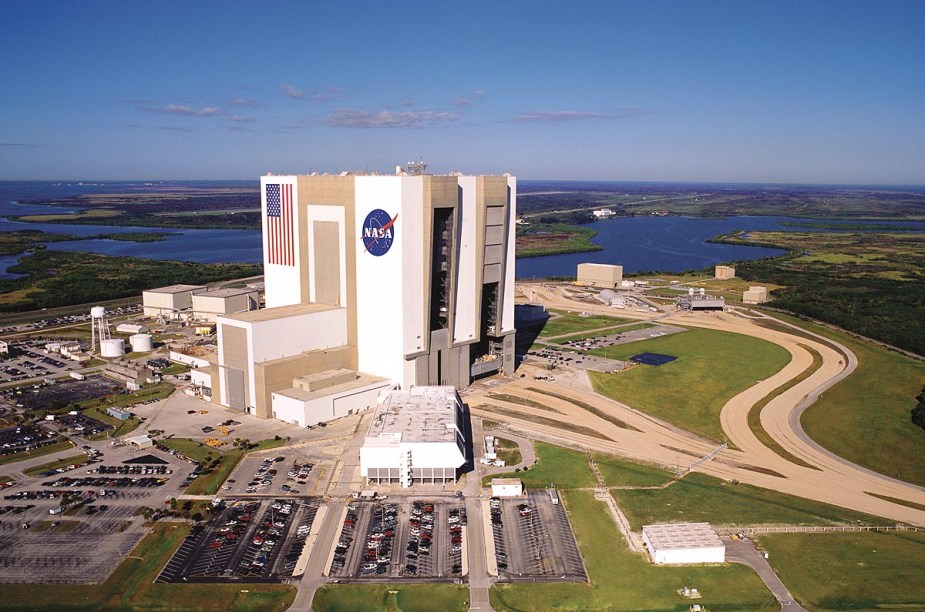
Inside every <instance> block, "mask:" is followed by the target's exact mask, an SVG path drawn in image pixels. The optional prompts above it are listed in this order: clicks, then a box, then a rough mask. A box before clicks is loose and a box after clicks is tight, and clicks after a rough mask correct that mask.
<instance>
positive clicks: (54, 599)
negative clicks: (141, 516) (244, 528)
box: [0, 523, 296, 611]
mask: <svg viewBox="0 0 925 612" xmlns="http://www.w3.org/2000/svg"><path fill="white" fill-rule="evenodd" d="M188 532H189V526H188V525H185V524H179V523H158V524H156V525H155V526H154V527H153V528H152V530H151V533H149V534H148V535H147V536H145V538H144V539H143V540H142V541H141V542H140V543H139V544H138V546H136V547H135V550H133V551H132V552H131V554H130V555H129V556H128V558H126V560H125V561H123V562H122V564H121V565H119V567H118V568H116V570H115V571H114V572H113V573H112V575H111V576H109V578H108V579H107V580H106V581H105V582H103V583H101V584H98V585H57V584H43V585H35V584H5V585H3V598H2V600H0V609H3V610H69V611H73V610H101V609H109V610H112V609H119V610H195V611H200V610H223V611H224V610H242V611H246V610H261V611H262V610H267V611H274V610H285V609H287V608H288V607H289V606H290V605H291V604H292V601H293V600H294V599H295V595H296V589H295V588H294V587H291V586H287V585H283V584H248V583H239V584H196V585H193V584H153V582H154V579H155V578H156V577H157V574H158V573H159V572H160V571H161V568H163V567H164V565H165V564H166V563H167V561H168V559H169V558H170V556H171V555H172V554H173V551H174V550H176V549H177V547H178V546H179V545H180V542H182V541H183V538H184V537H185V536H186V534H187V533H188Z"/></svg>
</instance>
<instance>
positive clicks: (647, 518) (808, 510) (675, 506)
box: [611, 472, 892, 531]
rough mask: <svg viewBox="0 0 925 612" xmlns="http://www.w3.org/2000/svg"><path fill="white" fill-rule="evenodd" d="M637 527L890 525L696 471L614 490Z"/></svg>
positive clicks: (864, 516) (843, 510)
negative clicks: (662, 484)
mask: <svg viewBox="0 0 925 612" xmlns="http://www.w3.org/2000/svg"><path fill="white" fill-rule="evenodd" d="M611 493H612V494H613V496H614V498H615V499H616V500H617V503H619V504H620V508H622V509H623V512H624V513H625V514H626V517H627V519H629V522H630V525H631V526H632V528H633V529H634V530H637V531H638V530H640V529H642V526H643V525H648V524H651V523H666V522H678V521H707V522H709V523H710V524H712V525H730V526H745V525H833V524H852V525H858V524H861V525H889V524H892V523H890V522H889V521H887V520H886V519H882V518H879V517H875V516H870V515H867V514H863V513H860V512H855V511H853V510H848V509H845V508H840V507H838V506H831V505H829V504H824V503H822V502H817V501H812V500H808V499H802V498H800V497H794V496H792V495H787V494H785V493H778V492H776V491H771V490H768V489H762V488H759V487H753V486H751V485H747V484H742V483H740V484H736V485H733V484H730V483H727V482H726V481H724V480H720V479H719V478H714V477H712V476H708V475H706V474H701V473H699V472H692V473H689V474H688V475H686V476H685V477H684V478H682V479H681V480H678V481H676V482H674V483H672V484H671V485H670V486H668V487H666V488H664V489H635V490H634V489H613V490H612V491H611Z"/></svg>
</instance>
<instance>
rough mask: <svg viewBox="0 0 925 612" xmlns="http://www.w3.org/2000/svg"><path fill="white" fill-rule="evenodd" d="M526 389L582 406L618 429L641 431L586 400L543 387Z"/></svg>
mask: <svg viewBox="0 0 925 612" xmlns="http://www.w3.org/2000/svg"><path fill="white" fill-rule="evenodd" d="M527 389H528V390H530V391H535V392H537V393H543V394H545V395H550V396H552V397H557V398H559V399H561V400H564V401H566V402H569V403H570V404H574V405H575V406H578V407H579V408H582V409H584V410H587V411H588V412H590V413H591V414H593V415H594V416H596V417H598V418H601V419H604V420H605V421H607V422H608V423H610V424H611V425H616V426H617V427H619V428H620V429H628V430H630V431H642V430H640V429H639V428H637V427H633V426H632V425H630V424H629V423H627V422H626V421H624V420H623V419H621V418H618V417H616V416H614V415H612V414H610V413H609V412H604V411H603V410H601V409H600V408H597V407H596V406H592V405H591V404H589V403H587V402H583V401H581V400H577V399H572V398H570V397H568V396H567V395H562V394H560V393H556V392H555V391H549V390H544V389H538V388H536V387H527Z"/></svg>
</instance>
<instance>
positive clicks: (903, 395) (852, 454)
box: [775, 314, 925, 485]
mask: <svg viewBox="0 0 925 612" xmlns="http://www.w3.org/2000/svg"><path fill="white" fill-rule="evenodd" d="M775 316H780V315H777V314H775ZM780 318H782V319H785V320H788V321H791V322H794V323H798V324H799V325H800V326H802V327H805V328H807V329H810V330H812V331H814V332H817V333H820V334H822V335H824V336H826V337H829V338H832V339H834V340H837V341H839V342H841V343H842V344H844V345H845V346H847V347H848V348H849V349H851V351H852V352H854V354H855V355H857V358H858V368H857V370H855V372H854V374H852V375H851V376H849V377H848V378H847V379H845V380H844V381H842V382H840V383H839V384H837V385H836V386H834V387H833V388H831V389H829V390H828V391H826V392H825V393H824V394H823V396H822V397H821V398H819V401H817V402H816V403H815V404H814V405H812V406H811V407H810V408H809V409H808V410H807V411H806V412H805V413H804V414H803V418H802V421H801V422H802V424H803V428H804V429H805V430H806V433H808V434H809V435H810V436H811V437H812V438H813V439H814V440H815V441H817V442H818V443H819V444H821V445H823V446H825V447H826V448H828V449H829V450H831V451H832V452H834V453H836V454H838V455H840V456H841V457H844V458H845V459H848V460H849V461H853V462H854V463H857V464H859V465H863V466H864V467H867V468H870V469H872V470H876V471H878V472H880V473H882V474H886V475H888V476H893V477H895V478H900V479H902V480H905V481H907V482H912V483H915V484H918V485H925V462H923V461H922V453H923V449H925V430H923V429H922V428H921V427H917V426H916V425H914V424H913V423H912V421H911V417H910V413H911V411H912V408H913V407H914V406H915V397H916V396H917V395H918V394H919V393H920V392H921V390H922V387H923V386H925V363H923V362H921V361H917V360H915V359H911V358H909V357H905V356H904V355H901V354H899V353H895V352H892V351H887V350H885V349H881V348H878V347H875V346H873V345H871V344H867V343H864V342H859V341H857V340H852V339H850V338H848V337H846V336H844V335H842V334H836V333H834V332H831V331H829V330H828V329H826V328H824V327H821V326H817V325H812V324H809V323H806V322H804V321H797V320H795V319H791V318H786V317H780Z"/></svg>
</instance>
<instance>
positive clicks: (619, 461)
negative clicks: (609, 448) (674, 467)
mask: <svg viewBox="0 0 925 612" xmlns="http://www.w3.org/2000/svg"><path fill="white" fill-rule="evenodd" d="M592 458H593V459H594V463H595V464H596V465H597V470H598V472H600V474H601V477H602V478H603V479H604V483H605V484H606V485H607V486H608V487H654V486H659V485H663V484H665V483H667V482H669V481H671V480H672V479H673V478H674V476H675V475H674V474H673V473H672V472H670V471H668V470H666V469H664V468H661V467H657V466H654V465H647V464H644V463H638V462H635V461H630V460H628V459H624V458H622V457H617V456H615V455H608V454H605V453H594V454H593V455H592Z"/></svg>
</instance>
